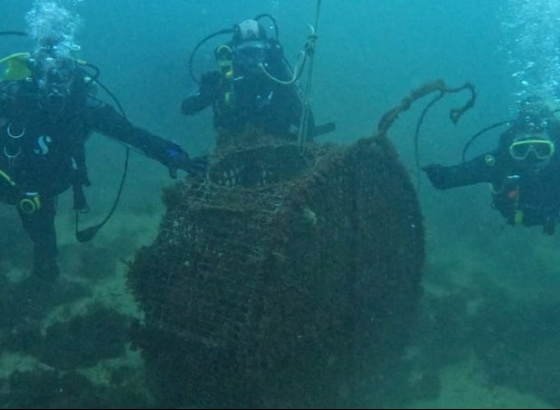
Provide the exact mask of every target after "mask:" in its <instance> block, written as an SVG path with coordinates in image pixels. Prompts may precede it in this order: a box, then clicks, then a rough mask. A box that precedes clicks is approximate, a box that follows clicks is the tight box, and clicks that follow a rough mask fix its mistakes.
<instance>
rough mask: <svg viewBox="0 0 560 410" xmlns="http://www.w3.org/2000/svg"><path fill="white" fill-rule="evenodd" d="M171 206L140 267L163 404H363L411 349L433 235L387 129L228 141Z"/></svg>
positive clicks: (146, 350) (145, 338)
mask: <svg viewBox="0 0 560 410" xmlns="http://www.w3.org/2000/svg"><path fill="white" fill-rule="evenodd" d="M164 201H165V203H166V205H167V214H166V216H165V217H164V219H163V221H162V223H161V226H160V230H159V235H158V237H157V239H156V240H155V242H154V243H153V244H152V245H151V246H149V247H145V248H143V249H142V250H141V251H140V252H139V253H138V255H137V257H136V260H135V261H134V263H133V265H132V268H131V270H130V273H129V282H130V284H131V286H132V289H133V291H134V293H135V295H136V297H137V300H138V301H139V303H140V304H141V306H142V308H143V309H144V311H145V321H144V323H143V325H142V327H141V329H140V330H139V331H138V332H137V334H135V336H134V339H135V342H136V343H137V344H138V346H139V347H140V348H141V349H142V352H143V355H144V357H145V359H146V363H147V368H148V374H149V377H150V378H151V381H152V385H153V386H154V389H155V390H156V393H157V395H158V397H159V398H160V400H161V401H162V403H163V405H167V406H175V407H177V406H197V407H210V406H215V407H269V408H270V407H329V406H335V407H347V406H352V405H353V402H352V398H351V397H350V396H351V395H352V394H349V393H348V391H349V390H348V389H351V388H352V386H357V385H359V383H360V381H361V380H364V379H365V378H367V377H368V376H371V374H372V373H374V372H375V371H376V369H378V368H379V367H380V366H381V363H382V362H384V361H385V362H386V361H387V360H390V359H391V358H396V357H398V355H400V354H401V353H402V348H403V346H404V344H405V343H406V335H407V329H409V328H410V325H411V323H412V321H413V319H414V311H415V307H416V302H417V300H418V296H419V293H420V287H419V283H420V279H421V268H422V264H423V260H424V242H423V241H424V237H423V228H422V218H421V214H420V211H419V206H418V202H417V198H416V194H415V191H414V188H413V186H412V185H411V183H410V180H409V177H408V174H407V172H406V170H405V169H404V168H403V167H402V165H401V164H400V163H399V161H398V158H397V155H396V153H395V151H394V149H393V147H392V146H391V144H390V143H389V141H388V140H387V139H386V138H381V137H379V138H370V139H364V140H361V141H359V142H357V143H356V144H354V145H352V146H350V147H346V148H340V147H329V146H322V145H315V144H311V145H309V146H307V147H306V148H305V149H302V148H301V147H299V146H296V145H290V144H283V145H282V144H281V145H278V144H268V145H266V146H255V147H252V148H247V149H243V150H238V151H235V150H230V152H228V153H223V154H222V155H221V156H219V158H217V159H216V160H215V161H214V163H213V165H212V166H211V170H210V172H209V175H208V178H207V179H205V180H203V181H201V180H196V181H195V180H192V181H191V180H187V181H186V182H184V183H181V184H179V185H177V186H175V187H173V188H171V189H168V190H167V192H166V193H165V195H164ZM343 391H346V394H342V393H341V392H343Z"/></svg>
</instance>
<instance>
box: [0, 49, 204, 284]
mask: <svg viewBox="0 0 560 410" xmlns="http://www.w3.org/2000/svg"><path fill="white" fill-rule="evenodd" d="M19 59H20V60H21V57H19ZM14 65H16V66H20V68H21V66H22V65H23V66H24V71H26V75H24V76H23V78H20V79H17V80H13V79H9V80H4V81H2V82H0V202H4V203H7V204H10V205H14V206H16V207H17V210H18V212H19V215H20V217H21V220H22V223H23V226H24V228H25V230H26V232H27V233H28V234H29V236H30V238H31V240H32V241H33V243H34V247H35V249H34V269H33V277H37V278H41V279H42V280H45V281H53V280H55V279H56V278H57V277H58V276H59V269H58V265H57V240H56V232H55V226H54V219H55V212H56V198H57V196H58V195H59V194H60V193H62V192H64V191H66V190H68V189H69V188H73V190H74V194H75V195H74V198H75V203H74V207H75V209H77V210H81V209H83V208H84V207H87V204H86V203H85V200H84V197H83V194H82V187H83V186H88V185H89V180H88V176H87V168H86V155H85V147H84V144H85V142H86V140H87V138H88V136H89V135H90V134H91V133H92V132H98V133H100V134H104V135H106V136H109V137H111V138H113V139H116V140H118V141H121V142H123V143H125V144H128V145H130V146H133V147H135V148H137V149H139V150H140V151H142V152H143V153H144V154H145V155H146V156H147V157H149V158H152V159H155V160H157V161H159V162H161V163H162V164H163V165H164V166H166V167H168V168H169V170H170V174H171V176H173V177H174V176H176V172H177V169H182V170H185V171H187V172H189V173H190V172H193V173H195V172H197V171H198V170H199V169H198V167H199V166H200V165H201V164H200V163H199V162H198V161H196V160H191V159H190V158H189V155H188V154H187V153H186V152H185V151H184V150H183V149H181V147H180V146H179V145H177V144H175V143H173V142H170V141H167V140H164V139H162V138H159V137H157V136H155V135H152V134H150V133H149V132H147V131H145V130H143V129H141V128H138V127H136V126H134V125H132V124H131V123H130V122H128V121H127V120H126V119H125V118H124V117H123V116H122V115H120V114H119V113H118V112H117V111H115V109H113V108H112V107H111V106H109V105H108V104H106V103H105V102H103V101H101V100H99V99H97V98H95V97H93V96H92V95H91V94H90V89H91V86H92V83H93V80H92V79H91V78H89V77H88V76H87V74H86V72H85V70H84V69H83V68H81V66H80V64H79V62H78V61H77V60H75V59H73V58H71V57H68V56H59V55H57V54H56V52H55V50H54V48H49V47H44V48H42V49H40V51H39V52H36V53H34V54H32V55H31V56H30V58H28V59H25V58H24V59H23V60H22V61H19V62H17V64H14ZM6 74H8V75H5V77H8V78H9V77H13V73H8V72H6Z"/></svg>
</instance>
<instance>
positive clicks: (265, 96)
mask: <svg viewBox="0 0 560 410" xmlns="http://www.w3.org/2000/svg"><path fill="white" fill-rule="evenodd" d="M264 17H266V18H269V19H271V20H272V22H273V26H274V29H275V35H274V37H271V36H269V35H268V34H267V31H266V29H265V28H264V27H263V25H262V24H261V23H260V21H259V20H261V19H262V18H264ZM222 34H232V35H233V36H232V39H231V41H229V42H227V43H225V44H222V45H220V46H218V47H217V48H216V49H215V51H214V55H215V58H216V61H217V63H218V66H219V70H218V71H211V72H207V73H205V74H203V75H202V77H201V79H200V80H198V79H197V78H196V77H195V76H194V74H193V72H192V61H193V58H194V55H195V54H196V51H197V50H198V49H199V48H200V46H201V45H202V44H204V43H205V42H206V41H208V40H209V39H211V38H213V37H216V36H218V35H222ZM311 52H313V50H312V49H311V47H306V49H305V50H304V51H302V54H303V62H302V63H301V64H300V65H299V67H298V68H296V70H295V71H294V70H292V68H291V67H290V65H289V63H288V62H287V61H286V58H285V56H284V51H283V48H282V45H281V44H280V42H279V41H278V26H277V24H276V21H275V20H274V18H273V17H272V16H270V15H268V14H263V15H260V16H257V17H255V18H254V19H249V20H245V21H243V22H241V23H240V24H236V25H235V26H234V28H233V29H225V30H221V31H219V32H217V33H213V34H211V35H209V36H207V37H206V38H205V39H203V40H202V41H201V42H199V43H198V45H197V46H196V47H195V49H194V50H193V52H192V54H191V58H190V74H191V77H192V78H193V79H194V81H196V82H197V83H199V89H198V90H197V91H195V92H194V93H192V94H191V95H189V96H188V97H187V98H185V99H184V100H183V102H182V105H181V111H182V113H183V114H185V115H194V114H197V113H199V112H200V111H202V110H203V109H205V108H206V107H208V106H210V105H211V106H212V109H213V112H214V127H215V128H216V129H217V130H218V131H226V132H228V133H234V134H235V133H240V132H243V131H244V130H245V129H246V127H247V126H248V125H251V126H253V127H254V128H256V129H259V130H260V131H262V132H264V133H266V134H269V135H273V136H276V137H281V138H285V139H287V140H291V141H297V139H298V136H299V137H300V139H302V140H305V141H310V140H312V139H313V138H314V137H316V136H318V135H322V134H326V133H328V132H331V131H333V130H334V128H335V125H334V123H328V124H324V125H322V126H320V127H317V126H315V121H314V118H313V115H312V113H311V112H310V111H309V108H308V107H307V106H306V105H307V103H306V101H305V98H304V93H303V91H302V88H301V86H300V84H299V77H300V75H301V72H302V71H303V66H304V65H305V59H306V57H307V55H308V54H309V53H311ZM306 110H307V111H306ZM302 118H304V120H303V121H302ZM300 131H301V132H303V133H304V134H305V135H303V136H302V135H301V134H300Z"/></svg>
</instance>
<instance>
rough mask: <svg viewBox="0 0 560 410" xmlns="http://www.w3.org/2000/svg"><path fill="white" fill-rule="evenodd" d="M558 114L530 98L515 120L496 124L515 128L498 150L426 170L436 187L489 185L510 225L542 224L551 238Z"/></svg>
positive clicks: (558, 163) (559, 193)
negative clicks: (456, 163) (509, 125)
mask: <svg viewBox="0 0 560 410" xmlns="http://www.w3.org/2000/svg"><path fill="white" fill-rule="evenodd" d="M554 113H555V111H552V110H551V109H550V108H549V107H548V106H547V105H546V104H545V102H544V100H543V99H541V98H538V97H530V98H527V99H526V100H524V101H523V102H522V103H521V106H520V111H519V114H518V117H517V118H516V119H515V120H514V121H508V122H505V123H499V124H496V125H495V126H498V125H503V124H511V127H510V128H509V129H508V130H506V131H505V132H504V133H502V134H501V136H500V140H499V143H498V147H497V148H496V149H495V150H493V151H491V152H488V153H485V154H482V155H479V156H477V157H475V158H473V159H472V160H470V161H466V162H465V161H463V163H462V164H460V165H455V166H442V165H440V164H431V165H429V166H427V167H424V168H422V169H423V171H425V172H426V174H427V176H428V178H429V180H430V181H431V183H432V185H433V186H434V187H435V188H437V189H449V188H455V187H460V186H465V185H473V184H477V183H480V182H489V183H490V187H491V193H492V206H493V208H494V209H497V210H498V211H500V213H501V214H502V216H503V217H504V218H505V219H506V221H507V223H508V224H509V225H513V226H539V225H540V226H542V227H543V232H544V233H546V234H549V235H552V234H553V233H554V231H555V228H556V224H557V222H558V216H559V213H560V157H559V155H558V154H557V153H556V146H557V145H558V144H559V143H560V121H559V120H558V118H557V117H556V116H555V115H554ZM495 126H492V127H488V128H486V129H485V130H483V131H482V132H484V131H487V130H489V129H491V128H493V127H495ZM482 132H481V133H482ZM481 133H478V134H477V135H475V137H473V139H474V138H476V137H477V136H478V135H480V134H481ZM471 142H472V140H471ZM467 147H468V145H467ZM467 147H466V148H467ZM466 148H465V150H466Z"/></svg>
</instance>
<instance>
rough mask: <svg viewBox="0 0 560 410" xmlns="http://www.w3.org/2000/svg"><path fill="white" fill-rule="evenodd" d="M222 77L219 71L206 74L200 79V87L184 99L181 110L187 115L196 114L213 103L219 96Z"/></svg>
mask: <svg viewBox="0 0 560 410" xmlns="http://www.w3.org/2000/svg"><path fill="white" fill-rule="evenodd" d="M220 79H221V76H220V73H219V72H217V71H212V72H209V73H206V74H204V75H203V76H202V78H201V79H200V88H199V89H198V90H197V91H195V92H194V93H192V94H191V95H189V96H188V97H187V98H185V99H184V100H183V102H182V104H181V112H182V113H183V114H185V115H195V114H198V113H199V112H200V111H202V110H204V109H205V108H206V107H208V106H209V105H211V104H212V102H214V100H215V99H216V98H217V96H218V93H219V86H220Z"/></svg>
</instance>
